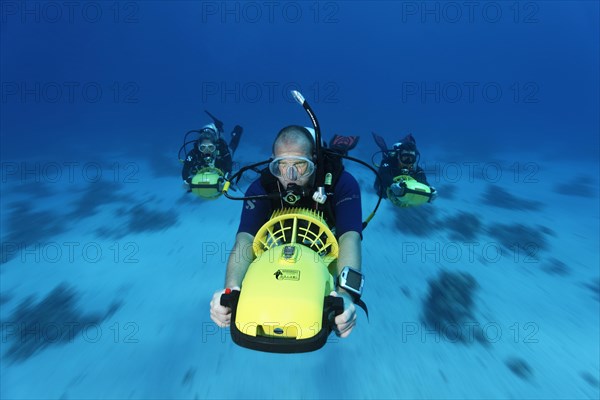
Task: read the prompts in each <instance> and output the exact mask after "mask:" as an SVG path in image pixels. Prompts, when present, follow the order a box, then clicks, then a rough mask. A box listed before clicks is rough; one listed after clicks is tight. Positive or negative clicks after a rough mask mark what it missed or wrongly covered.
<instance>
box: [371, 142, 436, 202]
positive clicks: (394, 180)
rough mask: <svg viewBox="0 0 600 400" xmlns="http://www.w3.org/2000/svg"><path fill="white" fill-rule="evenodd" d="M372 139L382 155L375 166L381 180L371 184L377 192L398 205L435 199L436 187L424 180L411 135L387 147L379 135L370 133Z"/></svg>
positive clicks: (417, 152) (417, 151)
mask: <svg viewBox="0 0 600 400" xmlns="http://www.w3.org/2000/svg"><path fill="white" fill-rule="evenodd" d="M373 138H374V139H375V142H376V143H377V145H378V146H379V148H380V149H381V153H382V154H383V157H382V160H381V165H379V175H380V177H381V183H380V182H379V181H375V184H374V188H375V190H376V191H377V193H378V194H380V195H381V196H383V197H384V198H388V199H390V201H391V202H392V203H393V204H394V205H396V206H398V207H410V206H415V205H420V204H422V203H425V202H429V203H431V202H432V201H434V200H435V199H436V198H437V191H436V189H435V188H434V187H433V186H431V185H430V184H429V183H428V182H427V177H426V175H425V171H424V170H423V168H421V167H420V166H419V165H418V163H419V158H420V153H419V150H418V149H417V142H416V140H415V138H414V137H413V135H412V134H410V133H409V134H408V135H407V136H406V137H405V138H404V139H402V140H401V141H400V142H398V143H395V144H394V145H393V146H392V149H391V150H388V149H387V145H386V144H385V140H384V139H383V138H382V137H381V136H378V135H376V134H375V133H373Z"/></svg>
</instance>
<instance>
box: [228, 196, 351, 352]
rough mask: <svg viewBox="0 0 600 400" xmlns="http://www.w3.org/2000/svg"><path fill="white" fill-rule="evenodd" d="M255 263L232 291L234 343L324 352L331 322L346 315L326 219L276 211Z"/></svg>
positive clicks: (256, 247)
mask: <svg viewBox="0 0 600 400" xmlns="http://www.w3.org/2000/svg"><path fill="white" fill-rule="evenodd" d="M252 247H253V252H254V255H255V257H256V258H255V259H254V261H253V262H252V263H251V264H250V266H249V268H248V271H247V272H246V275H245V277H244V280H243V282H242V286H241V290H239V291H237V290H234V291H230V290H229V289H228V290H227V291H226V292H225V294H223V295H222V296H221V304H222V305H223V306H225V307H230V308H231V310H232V314H231V337H232V339H233V341H234V342H235V343H236V344H238V345H240V346H242V347H247V348H250V349H254V350H260V351H267V352H275V353H300V352H307V351H314V350H317V349H320V348H321V347H323V345H324V344H325V343H326V341H327V337H328V336H329V334H330V333H331V330H332V327H333V317H334V316H335V315H339V314H341V313H342V312H343V310H344V301H343V299H342V298H341V297H333V296H330V295H329V294H330V293H331V291H333V290H335V282H334V278H333V276H332V274H331V271H334V273H335V268H336V260H337V256H338V243H337V240H336V239H335V236H334V234H333V233H332V232H331V230H330V229H329V227H328V226H327V224H326V223H325V221H324V220H323V217H322V214H321V213H318V212H316V211H312V210H307V209H300V208H291V209H283V210H278V211H275V212H274V213H273V215H272V217H271V219H270V220H269V221H268V222H267V223H265V224H264V225H263V226H262V227H261V229H260V230H259V231H258V233H257V234H256V236H255V238H254V242H253V246H252Z"/></svg>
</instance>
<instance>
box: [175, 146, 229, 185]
mask: <svg viewBox="0 0 600 400" xmlns="http://www.w3.org/2000/svg"><path fill="white" fill-rule="evenodd" d="M216 146H217V149H216V150H215V154H214V155H215V167H216V168H219V169H220V170H221V171H223V173H231V167H232V160H231V153H230V152H229V147H228V146H227V143H226V142H225V140H223V139H219V140H217V145H216ZM204 167H208V163H207V162H206V161H205V160H204V155H203V154H202V153H201V152H200V151H199V150H198V149H197V148H196V147H195V146H194V148H193V149H192V150H191V151H190V152H189V153H188V154H187V156H186V157H185V161H184V162H183V169H182V170H181V177H182V178H183V180H184V181H187V182H188V183H190V182H191V181H192V177H193V176H194V174H195V173H196V171H197V170H199V169H201V168H204Z"/></svg>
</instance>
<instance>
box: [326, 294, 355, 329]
mask: <svg viewBox="0 0 600 400" xmlns="http://www.w3.org/2000/svg"><path fill="white" fill-rule="evenodd" d="M330 295H331V296H333V297H340V296H341V297H342V298H343V299H344V312H343V313H341V314H340V315H338V316H336V317H335V319H334V322H335V334H336V335H338V336H339V337H341V338H345V337H348V335H350V332H352V329H354V326H355V325H356V307H355V306H354V301H353V300H352V297H350V295H349V294H348V293H345V292H342V291H340V292H339V293H338V292H336V291H333V292H331V293H330Z"/></svg>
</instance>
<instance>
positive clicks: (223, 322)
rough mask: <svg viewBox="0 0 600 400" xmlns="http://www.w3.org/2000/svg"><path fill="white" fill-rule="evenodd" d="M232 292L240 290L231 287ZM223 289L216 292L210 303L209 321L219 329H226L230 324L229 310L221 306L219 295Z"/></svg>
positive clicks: (223, 291)
mask: <svg viewBox="0 0 600 400" xmlns="http://www.w3.org/2000/svg"><path fill="white" fill-rule="evenodd" d="M231 289H232V290H240V288H239V287H237V286H236V287H233V288H231ZM223 293H225V289H222V290H217V291H216V292H215V294H213V297H212V300H211V301H210V319H212V320H213V321H214V323H215V324H217V325H218V326H219V327H220V328H226V327H228V326H229V325H230V324H231V308H229V307H224V306H222V305H221V295H222V294H223Z"/></svg>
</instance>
